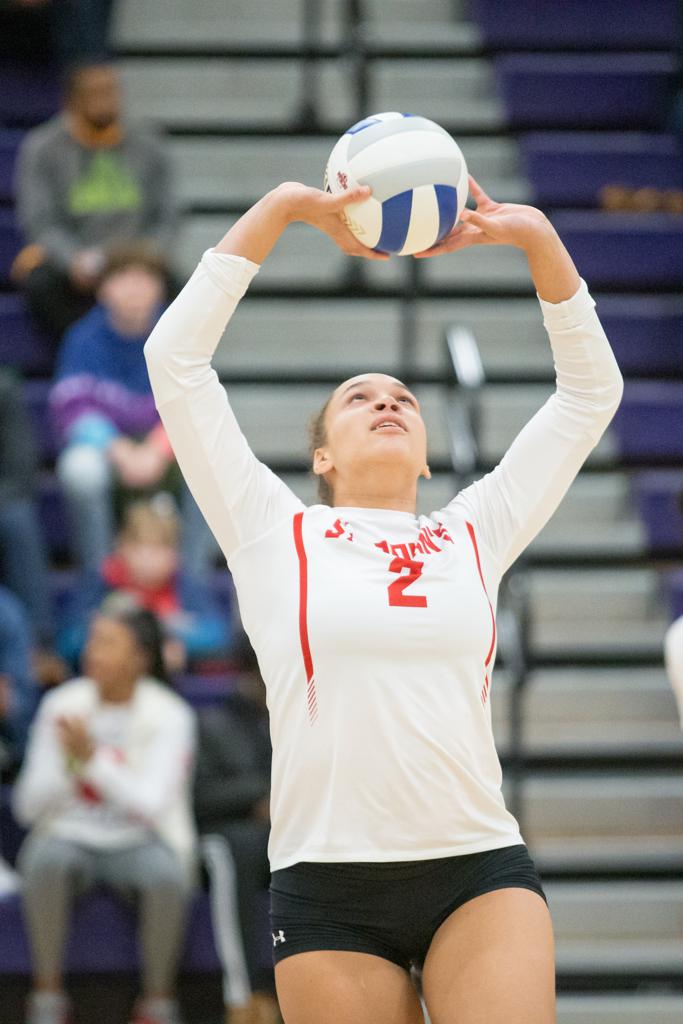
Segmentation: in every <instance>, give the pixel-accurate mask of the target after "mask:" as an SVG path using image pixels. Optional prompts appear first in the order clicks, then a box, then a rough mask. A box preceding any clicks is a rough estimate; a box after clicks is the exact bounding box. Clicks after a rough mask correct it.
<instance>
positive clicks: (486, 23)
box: [469, 0, 683, 51]
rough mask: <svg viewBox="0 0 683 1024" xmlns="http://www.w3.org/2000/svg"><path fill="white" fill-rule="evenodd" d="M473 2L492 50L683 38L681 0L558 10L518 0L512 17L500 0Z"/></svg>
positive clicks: (654, 44) (590, 1) (670, 42)
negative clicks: (505, 14)
mask: <svg viewBox="0 0 683 1024" xmlns="http://www.w3.org/2000/svg"><path fill="white" fill-rule="evenodd" d="M469 5H470V6H469V10H470V15H471V17H473V18H474V19H475V20H476V22H477V24H478V26H479V29H480V31H481V33H482V36H483V38H484V41H485V43H486V45H487V46H488V47H491V48H492V49H503V50H512V49H525V50H584V51H605V50H607V51H610V50H629V49H632V48H633V49H636V50H672V49H675V48H676V46H680V44H681V39H682V37H683V21H682V20H681V16H680V5H679V4H678V2H677V0H639V2H638V3H637V4H625V3H622V0H601V2H600V3H595V2H594V0H572V2H571V3H565V4H557V5H555V6H554V7H553V10H552V12H550V11H546V10H541V9H539V3H538V0H515V6H514V15H513V14H512V12H510V16H509V17H503V16H501V6H500V3H499V2H498V0H469Z"/></svg>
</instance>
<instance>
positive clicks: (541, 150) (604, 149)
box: [520, 132, 683, 206]
mask: <svg viewBox="0 0 683 1024" xmlns="http://www.w3.org/2000/svg"><path fill="white" fill-rule="evenodd" d="M520 145H521V151H522V157H523V162H524V166H525V170H526V174H527V177H528V178H529V179H530V181H531V184H532V187H533V195H534V198H533V202H534V203H535V204H540V205H548V206H553V205H554V206H597V205H598V204H599V198H600V190H601V189H602V188H603V187H604V186H605V185H625V186H627V187H629V188H642V187H643V186H646V185H647V186H651V187H654V188H659V189H683V147H682V146H681V144H680V142H679V141H678V139H677V138H676V136H675V135H655V134H646V133H641V132H612V133H607V132H605V133H600V134H595V133H592V132H528V133H526V134H524V135H522V137H521V139H520Z"/></svg>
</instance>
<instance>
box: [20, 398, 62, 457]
mask: <svg viewBox="0 0 683 1024" xmlns="http://www.w3.org/2000/svg"><path fill="white" fill-rule="evenodd" d="M51 387H52V382H51V381H49V380H29V381H26V383H25V384H24V400H25V402H26V408H27V409H28V412H29V416H30V418H31V423H32V424H33V430H34V433H35V437H36V443H37V445H38V449H39V451H40V454H41V456H42V458H43V459H49V458H53V457H54V456H55V454H56V452H57V445H56V441H55V436H54V433H53V431H52V425H51V423H50V418H49V416H48V411H47V401H48V395H49V393H50V388H51Z"/></svg>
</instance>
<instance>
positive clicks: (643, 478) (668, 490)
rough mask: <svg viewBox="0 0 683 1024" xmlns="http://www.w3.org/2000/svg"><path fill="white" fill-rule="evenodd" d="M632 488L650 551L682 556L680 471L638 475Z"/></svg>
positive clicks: (682, 474)
mask: <svg viewBox="0 0 683 1024" xmlns="http://www.w3.org/2000/svg"><path fill="white" fill-rule="evenodd" d="M633 485H634V492H635V500H636V503H637V506H638V511H639V513H640V516H641V518H642V520H643V522H644V523H645V528H646V531H647V542H648V546H649V547H650V550H652V551H670V552H676V553H678V554H680V555H681V556H683V472H681V471H679V470H659V471H657V470H650V471H649V472H645V473H637V474H636V475H635V477H634V481H633Z"/></svg>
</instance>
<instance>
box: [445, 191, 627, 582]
mask: <svg viewBox="0 0 683 1024" xmlns="http://www.w3.org/2000/svg"><path fill="white" fill-rule="evenodd" d="M470 185H471V190H472V194H473V195H474V197H475V199H476V200H477V204H478V205H477V211H476V212H474V211H469V210H468V211H465V213H464V214H463V218H464V223H463V224H462V225H460V226H459V227H457V228H456V229H455V230H454V232H453V233H452V234H451V236H449V238H448V239H446V240H445V241H444V243H442V246H441V247H440V249H441V250H442V251H455V250H457V249H459V248H465V247H467V246H468V245H477V244H496V243H498V244H509V245H516V246H518V247H519V248H521V249H522V250H523V251H524V253H525V254H526V257H527V260H528V262H529V269H530V271H531V276H532V278H533V281H534V285H535V287H536V292H537V295H538V299H539V302H540V305H541V311H542V314H543V322H544V325H545V328H546V330H547V332H548V337H549V339H550V344H551V346H552V351H553V357H554V362H555V371H556V376H557V388H556V391H555V393H554V395H552V397H551V398H550V399H549V400H548V401H547V402H546V404H545V405H544V406H543V407H542V408H541V409H540V410H539V411H538V412H537V413H536V415H535V416H534V417H533V418H532V419H531V420H530V421H529V423H527V425H526V426H525V427H524V428H523V430H522V431H521V432H520V434H519V435H518V436H517V438H516V439H515V440H514V441H513V443H512V445H511V446H510V448H509V449H508V451H507V453H506V454H505V456H504V457H503V459H502V460H501V462H500V464H499V465H498V466H497V467H496V468H495V469H494V470H493V472H491V473H489V474H487V476H485V477H484V478H483V479H482V480H479V481H477V483H475V484H473V485H472V486H471V487H468V488H467V489H466V490H464V491H463V492H461V494H459V495H458V496H457V497H456V498H455V499H454V501H453V502H452V503H451V506H452V507H458V506H459V507H460V508H462V509H463V510H464V511H465V512H466V513H467V514H468V515H469V516H471V517H472V518H473V519H474V521H475V523H476V524H478V526H479V529H480V532H481V537H482V540H483V541H484V542H485V543H486V544H487V546H488V548H489V550H490V551H491V553H492V554H493V556H494V558H495V560H496V562H497V563H498V566H499V569H500V572H501V573H503V572H505V570H506V569H507V568H508V567H509V566H510V565H511V564H512V562H513V561H514V560H515V559H516V558H517V557H518V555H519V554H520V553H521V552H522V551H523V550H524V548H525V547H526V546H527V545H528V544H529V543H530V541H531V540H533V538H534V537H535V536H536V534H537V533H538V532H539V531H540V530H541V529H542V527H543V526H544V525H545V524H546V522H547V521H548V519H549V518H550V516H551V515H552V513H553V512H554V511H555V509H556V508H557V506H558V505H559V503H560V501H561V500H562V498H563V497H564V495H565V494H566V492H567V489H568V488H569V485H570V484H571V482H572V481H573V480H574V478H575V477H576V474H577V473H578V471H579V469H580V468H581V466H582V464H583V463H584V461H585V459H586V458H587V456H588V454H589V453H590V451H591V450H592V449H593V448H594V447H595V445H596V444H597V443H598V441H599V440H600V437H601V436H602V434H603V433H604V431H605V429H606V428H607V425H608V424H609V422H610V420H611V419H612V417H613V415H614V413H615V412H616V409H617V407H618V405H619V402H620V401H621V395H622V392H623V380H622V376H621V373H620V371H619V367H618V366H617V363H616V360H615V358H614V354H613V352H612V349H611V348H610V345H609V342H608V340H607V337H606V336H605V332H604V330H603V328H602V325H601V323H600V321H599V319H598V317H597V314H596V313H595V302H594V301H593V299H592V298H591V296H590V294H589V292H588V288H587V286H586V283H585V281H583V280H582V278H581V277H580V276H579V274H578V271H577V269H576V267H575V266H574V263H573V261H572V258H571V256H570V255H569V253H568V252H567V250H566V248H565V246H564V245H563V243H562V240H561V239H560V237H559V235H558V234H557V232H556V231H555V229H554V228H553V226H552V224H551V223H550V221H549V220H548V219H547V218H546V217H545V215H544V214H543V213H541V211H540V210H536V209H535V208H533V207H528V206H519V205H517V204H514V203H495V202H493V200H491V199H489V197H488V196H487V195H486V194H485V193H484V191H483V190H482V189H481V188H480V187H479V186H478V185H477V183H476V182H475V181H474V180H473V179H470ZM514 343H515V339H514V338H511V339H510V344H511V345H514Z"/></svg>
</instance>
